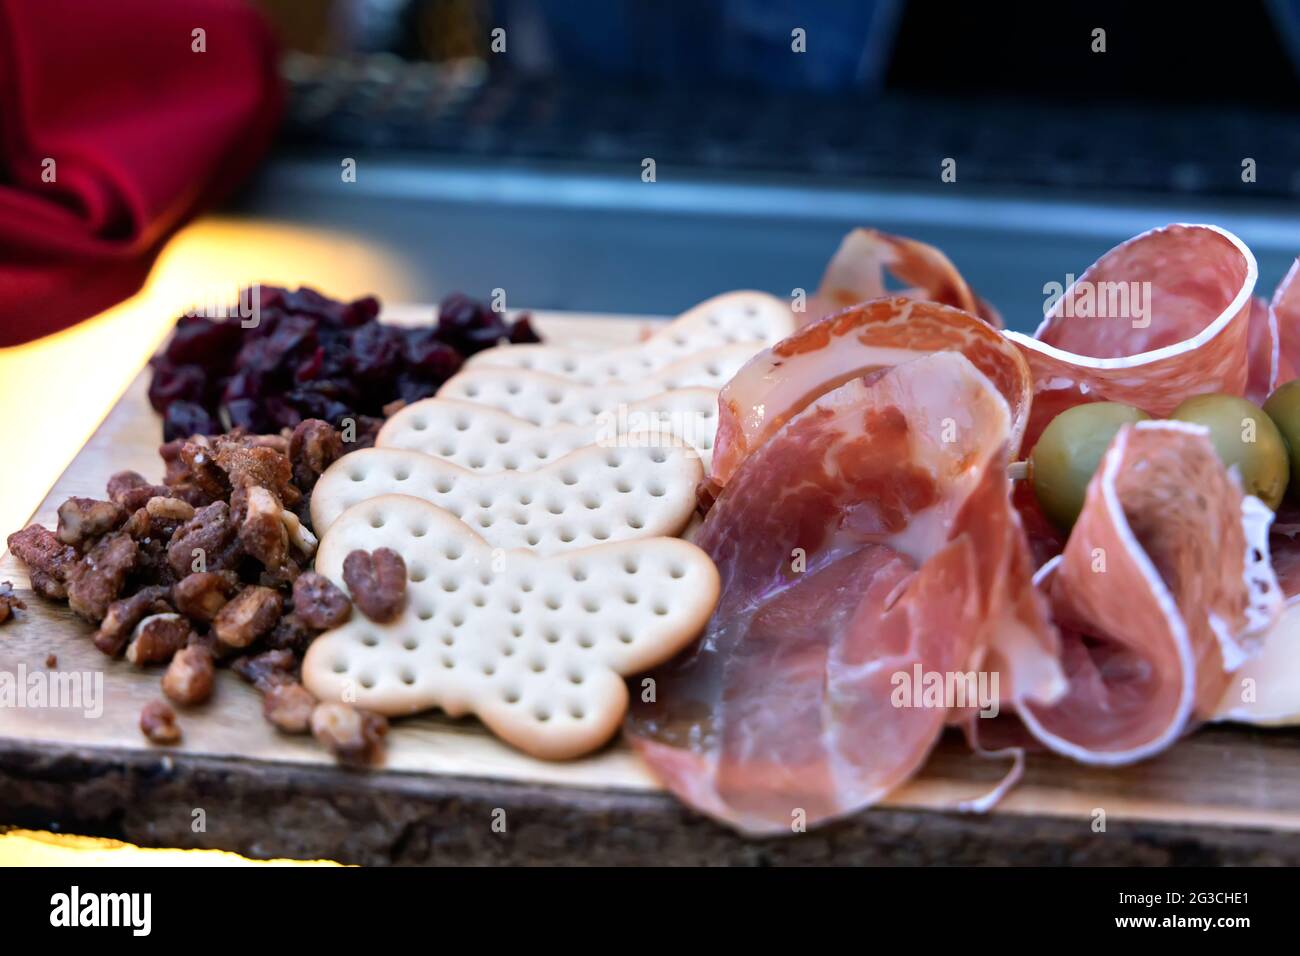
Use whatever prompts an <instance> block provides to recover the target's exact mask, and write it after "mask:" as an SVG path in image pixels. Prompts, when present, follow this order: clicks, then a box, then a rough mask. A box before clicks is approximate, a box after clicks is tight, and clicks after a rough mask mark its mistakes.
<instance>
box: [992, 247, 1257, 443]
mask: <svg viewBox="0 0 1300 956" xmlns="http://www.w3.org/2000/svg"><path fill="white" fill-rule="evenodd" d="M1257 272H1258V270H1257V268H1256V265H1255V257H1254V256H1253V255H1251V252H1250V250H1249V249H1247V248H1246V246H1245V244H1244V243H1243V242H1242V241H1241V240H1240V239H1238V238H1237V237H1236V236H1234V235H1233V234H1232V233H1230V232H1228V231H1226V230H1224V229H1220V228H1218V227H1217V226H1201V225H1181V224H1180V225H1171V226H1165V227H1164V228H1161V229H1153V230H1151V231H1150V232H1144V233H1142V234H1141V235H1139V236H1135V237H1134V238H1132V239H1130V240H1128V241H1127V242H1124V243H1122V244H1120V245H1118V246H1116V247H1115V248H1114V249H1112V250H1111V251H1110V252H1108V253H1106V254H1105V255H1104V256H1102V257H1101V258H1100V259H1099V260H1097V262H1096V263H1094V264H1093V265H1092V266H1090V267H1089V268H1088V269H1087V271H1085V272H1084V273H1083V275H1081V276H1080V277H1079V278H1078V280H1077V281H1075V282H1074V283H1072V284H1071V285H1070V287H1069V288H1068V289H1066V290H1065V292H1064V294H1063V295H1062V296H1061V298H1060V300H1059V301H1058V302H1057V303H1056V304H1055V306H1054V307H1053V308H1052V310H1051V312H1050V313H1049V314H1048V316H1047V318H1046V319H1044V321H1043V323H1042V325H1041V326H1039V328H1038V331H1037V332H1036V333H1035V334H1034V335H1033V336H1032V337H1031V336H1028V335H1024V334H1023V333H1020V332H1008V333H1006V334H1007V337H1008V338H1009V339H1011V340H1012V341H1013V342H1015V343H1016V344H1017V345H1018V346H1019V347H1020V348H1021V349H1023V350H1024V353H1025V357H1026V359H1028V361H1029V368H1030V371H1031V372H1032V373H1033V380H1034V412H1033V414H1032V415H1031V417H1030V422H1029V426H1028V431H1027V434H1026V447H1032V445H1033V443H1034V442H1035V441H1036V440H1037V438H1038V435H1039V434H1041V432H1042V430H1043V428H1045V427H1046V425H1047V423H1048V422H1049V421H1051V416H1052V415H1054V414H1057V413H1059V412H1061V411H1063V410H1064V409H1065V408H1068V407H1070V406H1071V405H1077V404H1079V403H1081V402H1095V401H1112V402H1123V403H1125V404H1128V405H1135V406H1137V407H1138V408H1141V409H1143V410H1145V411H1147V412H1149V413H1150V414H1152V415H1156V416H1163V415H1167V414H1169V412H1171V411H1173V410H1174V408H1175V407H1177V405H1178V404H1179V403H1180V402H1181V401H1182V400H1183V399H1185V398H1187V397H1188V396H1191V395H1197V394H1201V393H1204V392H1227V393H1229V394H1232V395H1244V394H1245V391H1246V381H1247V367H1248V362H1247V345H1248V333H1249V325H1250V311H1251V295H1252V293H1253V292H1254V289H1255V280H1256V277H1257Z"/></svg>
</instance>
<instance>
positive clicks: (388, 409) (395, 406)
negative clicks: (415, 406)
mask: <svg viewBox="0 0 1300 956" xmlns="http://www.w3.org/2000/svg"><path fill="white" fill-rule="evenodd" d="M405 407H406V399H404V398H395V399H393V400H392V401H391V402H389V403H388V404H387V405H385V406H384V407H383V408H381V409H380V411H381V412H383V413H384V417H385V418H392V417H393V416H394V415H396V414H397V413H398V412H400V411H401V410H402V409H403V408H405Z"/></svg>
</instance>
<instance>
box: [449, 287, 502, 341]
mask: <svg viewBox="0 0 1300 956" xmlns="http://www.w3.org/2000/svg"><path fill="white" fill-rule="evenodd" d="M508 334H509V330H508V329H507V328H506V323H505V320H504V319H503V318H502V316H501V315H500V313H497V312H493V311H492V310H491V309H489V308H488V307H487V306H486V305H484V304H483V303H482V302H476V301H475V300H473V299H471V298H470V297H469V296H467V295H464V294H462V293H460V292H453V293H452V294H451V295H449V296H447V297H446V298H445V299H443V300H442V304H441V305H440V306H439V307H438V337H439V338H440V339H442V340H443V341H444V342H446V343H448V344H449V345H452V346H454V347H455V348H456V349H458V350H459V351H461V352H463V353H464V354H466V355H473V354H474V353H475V352H479V351H482V350H483V349H485V348H490V347H492V346H493V345H496V344H497V343H498V342H500V341H501V340H502V339H504V338H506V337H507V335H508Z"/></svg>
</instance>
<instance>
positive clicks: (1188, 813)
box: [0, 309, 1300, 865]
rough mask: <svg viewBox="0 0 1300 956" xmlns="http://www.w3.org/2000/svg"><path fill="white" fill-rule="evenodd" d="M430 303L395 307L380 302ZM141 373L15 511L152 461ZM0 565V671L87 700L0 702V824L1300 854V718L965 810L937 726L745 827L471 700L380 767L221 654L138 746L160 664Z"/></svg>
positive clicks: (1063, 775)
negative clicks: (842, 791)
mask: <svg viewBox="0 0 1300 956" xmlns="http://www.w3.org/2000/svg"><path fill="white" fill-rule="evenodd" d="M428 315H429V311H428V310H427V309H420V310H417V309H410V310H396V311H390V312H388V313H386V314H385V319H386V320H397V321H408V322H409V321H418V320H419V319H420V318H422V317H423V318H425V319H426V320H427V316H428ZM536 320H537V322H538V325H539V327H540V330H541V332H542V333H543V335H544V336H546V337H547V338H549V339H552V340H555V341H561V342H579V341H581V342H585V343H590V344H593V345H614V344H624V343H627V342H631V341H635V340H636V339H637V338H638V337H639V336H640V335H641V334H642V333H643V332H644V331H645V330H646V328H647V325H646V323H647V321H648V320H644V319H640V320H635V319H617V318H611V317H597V316H575V315H572V314H569V315H560V314H541V315H539V316H537V317H536ZM146 387H147V373H144V372H142V373H141V374H140V375H139V376H138V377H137V378H136V379H135V381H134V382H133V383H132V384H131V386H130V387H129V388H128V389H127V391H126V393H125V394H124V395H123V396H122V397H121V399H120V400H119V401H118V403H117V404H116V405H115V406H114V407H113V409H112V410H111V411H110V412H109V413H108V415H107V417H106V418H105V419H104V421H103V422H102V424H101V425H100V427H99V429H98V430H97V431H96V432H95V434H94V436H93V437H92V438H91V439H90V441H89V442H88V443H87V444H86V446H85V447H84V448H83V449H82V450H81V452H80V453H79V454H78V455H77V457H76V458H75V459H74V460H73V462H72V464H71V465H70V466H69V467H68V469H67V471H66V472H65V473H64V474H63V476H62V477H61V478H60V479H59V480H58V482H57V483H56V484H55V486H54V487H53V489H52V490H51V491H50V493H49V495H48V496H47V497H46V499H45V500H44V501H43V502H42V503H41V505H40V506H39V507H38V508H37V510H36V513H35V514H34V515H33V518H32V520H34V521H37V522H39V523H41V524H44V525H46V526H48V527H53V526H54V524H55V523H56V517H55V510H56V508H57V507H58V505H59V504H60V503H61V502H62V501H64V500H65V499H66V498H68V497H69V496H71V495H86V496H94V497H102V496H103V494H104V484H105V481H106V480H107V478H108V476H109V475H110V474H112V473H113V472H115V471H120V470H122V469H128V468H129V469H134V470H136V471H139V472H141V473H142V474H144V475H145V476H146V477H148V478H151V479H153V480H159V479H160V477H161V471H162V465H161V461H160V460H159V458H158V456H157V446H158V443H159V441H160V437H161V436H160V433H161V428H160V423H159V420H158V418H157V416H156V415H155V414H154V413H153V411H152V410H151V409H150V408H149V405H148V402H147V401H146V397H145V395H146ZM5 467H10V468H12V467H21V466H20V465H19V464H18V463H17V462H15V461H14V460H13V459H9V460H8V461H6V462H5ZM10 530H16V529H0V531H3V534H4V535H5V536H7V535H8V532H9V531H10ZM6 580H12V581H13V582H14V585H15V587H16V589H17V590H18V591H19V593H20V594H21V595H22V597H24V599H25V600H26V601H27V604H28V610H27V611H26V612H25V613H21V614H20V618H19V619H18V620H16V621H14V622H11V623H9V624H7V625H4V626H3V627H0V673H4V672H8V673H9V674H14V675H17V674H20V673H23V672H25V673H26V674H29V675H30V674H33V673H40V672H45V671H46V670H47V666H46V660H47V657H48V656H49V655H51V654H53V655H55V656H56V658H57V664H56V665H55V667H54V670H55V671H57V672H58V673H60V674H71V673H80V674H84V675H90V676H89V679H90V680H92V681H93V680H94V679H95V677H94V675H97V674H98V675H102V682H103V684H102V686H103V700H102V713H101V714H97V715H96V714H87V713H86V712H84V711H83V710H75V709H58V708H48V707H44V708H43V707H34V706H31V707H29V706H19V707H0V825H5V824H8V825H21V826H29V827H37V828H47V829H55V830H60V829H61V830H67V831H73V832H79V833H86V834H92V835H104V836H113V837H117V838H120V839H124V840H127V841H130V842H133V843H137V844H141V845H145V846H172V847H204V848H219V849H227V850H234V851H237V852H239V853H243V854H245V855H248V856H255V857H298V858H321V857H324V858H329V859H336V860H342V861H347V862H358V863H387V862H403V863H406V862H412V863H425V862H433V863H506V862H509V863H603V864H674V863H700V864H708V863H812V862H817V863H962V864H976V863H1038V864H1043V863H1047V864H1052V863H1057V864H1078V863H1130V864H1131V863H1137V864H1165V863H1193V864H1210V863H1285V864H1291V865H1295V864H1300V730H1297V731H1286V730H1258V729H1252V728H1244V727H1212V728H1208V729H1205V730H1202V731H1200V732H1199V733H1197V734H1195V735H1194V736H1192V737H1190V738H1188V739H1187V740H1184V741H1183V742H1181V743H1180V744H1178V745H1177V746H1176V747H1174V748H1173V749H1171V750H1170V751H1168V752H1167V753H1165V754H1164V755H1162V756H1160V757H1158V758H1156V759H1154V760H1151V761H1149V762H1147V763H1145V764H1142V765H1139V766H1136V767H1129V768H1124V769H1119V770H1105V769H1094V768H1085V767H1082V766H1079V765H1077V764H1074V763H1071V762H1070V761H1067V760H1063V759H1061V758H1058V757H1054V756H1049V755H1034V756H1031V757H1030V758H1029V762H1028V766H1027V769H1026V774H1025V779H1024V781H1023V782H1022V783H1021V784H1020V785H1019V786H1018V787H1017V788H1015V789H1014V790H1013V791H1012V792H1011V793H1010V795H1008V796H1007V797H1006V799H1004V800H1003V801H1002V803H1001V804H1000V805H999V807H998V808H997V809H996V810H995V811H994V812H992V813H990V814H985V815H976V814H963V813H958V812H955V811H953V810H952V809H951V808H952V807H954V806H955V805H956V804H957V803H958V802H960V801H961V800H964V799H969V798H971V797H974V796H978V795H981V794H983V793H984V792H986V791H987V790H988V789H989V788H990V786H992V785H993V784H994V783H996V781H997V780H998V779H999V777H1000V776H1001V774H1002V773H1003V772H1004V771H1005V770H1006V765H1005V764H1002V763H998V762H995V761H989V760H980V759H977V758H975V757H972V756H971V755H970V754H969V753H968V752H967V751H966V749H965V748H964V746H963V745H962V744H961V743H960V742H959V741H956V740H945V741H944V742H943V743H942V744H941V746H940V747H939V748H938V750H937V751H936V753H935V754H934V756H933V757H932V758H931V760H930V761H929V763H928V765H927V767H926V768H925V770H924V772H923V773H922V774H921V775H920V776H919V777H918V778H917V779H916V780H914V781H913V782H912V783H910V784H909V785H908V786H906V787H904V788H903V789H901V790H900V791H898V792H897V793H895V794H894V795H893V796H892V797H891V798H890V799H889V800H888V801H887V802H886V803H885V805H883V806H881V807H877V808H874V809H872V810H869V811H866V812H864V813H861V814H858V815H857V816H856V817H854V818H853V819H850V820H846V821H843V822H840V823H837V824H834V825H831V826H828V827H824V828H819V829H815V830H813V831H811V832H808V833H800V834H792V835H790V836H787V837H780V838H774V839H764V840H751V839H746V838H744V837H741V836H739V835H737V834H735V833H733V832H732V831H730V830H729V829H727V828H725V827H722V826H719V825H717V824H715V823H713V822H711V821H709V820H706V819H703V818H701V817H699V816H698V815H696V814H694V813H692V812H690V811H689V810H686V809H685V808H684V807H682V806H681V805H680V804H678V803H677V801H676V800H675V799H674V798H672V797H671V796H670V795H668V794H667V793H665V792H664V791H662V790H661V789H660V788H659V786H658V785H657V783H656V782H655V779H654V778H653V776H652V775H651V774H650V773H649V771H648V770H647V768H646V767H645V765H644V764H643V763H642V762H641V761H640V760H639V759H638V758H637V756H636V755H635V754H634V753H633V752H632V751H631V749H630V748H629V747H628V746H627V745H626V744H625V743H624V742H623V741H621V740H620V741H616V742H615V743H614V744H612V745H610V746H609V747H607V748H606V749H605V750H604V751H602V752H601V753H599V754H597V755H595V756H592V757H589V758H586V759H583V760H578V761H573V762H568V763H547V762H544V761H539V760H534V759H532V758H529V757H526V756H524V755H522V754H520V753H518V752H516V751H514V750H512V749H511V748H509V747H507V746H505V745H504V744H501V743H500V742H498V741H497V740H496V739H495V738H494V737H492V736H491V735H490V734H489V733H488V732H487V731H486V730H485V729H484V728H483V727H482V726H481V725H480V724H478V723H477V721H475V720H473V719H463V720H452V719H448V718H445V717H441V716H423V717H417V718H409V719H405V720H401V721H398V722H396V723H395V724H394V727H393V729H392V732H391V735H390V741H389V744H390V745H389V750H388V758H387V763H386V766H385V768H384V769H382V770H377V771H369V772H361V771H349V770H344V769H340V768H338V767H336V766H335V765H334V763H333V761H332V760H331V758H330V757H329V756H328V755H327V754H326V753H325V752H324V751H323V750H322V749H321V748H320V747H318V746H317V745H316V744H315V743H314V742H313V741H312V740H311V739H310V738H302V737H289V736H285V735H281V734H279V733H277V732H276V731H275V730H274V729H273V728H272V727H271V726H270V725H269V724H267V723H266V722H265V721H264V720H263V719H262V717H261V708H260V699H259V696H258V694H257V693H256V692H255V691H254V690H253V689H252V688H250V687H248V686H247V685H245V684H244V683H243V682H242V681H240V680H239V679H238V678H236V677H234V676H233V675H232V674H230V673H229V672H227V671H223V672H221V673H220V674H219V679H218V685H217V690H216V693H215V694H214V696H213V699H212V701H210V702H209V703H208V704H206V705H204V706H203V707H202V708H198V709H195V710H193V711H188V712H187V711H182V712H181V714H180V719H181V723H182V727H183V730H184V741H183V743H181V744H180V745H179V746H177V747H173V748H166V749H163V748H158V747H154V746H151V745H150V744H149V743H148V742H147V741H146V740H145V739H144V738H143V737H142V736H141V734H140V732H139V729H138V726H137V721H138V717H139V713H140V708H141V706H142V705H143V704H144V703H145V702H147V701H149V700H152V699H156V698H158V697H159V677H160V672H159V671H158V670H157V669H153V670H150V671H140V670H137V669H135V668H133V667H131V666H130V665H128V664H126V663H125V662H124V661H111V660H108V659H106V658H105V657H104V656H103V655H102V654H100V653H99V652H98V651H97V650H95V649H94V647H93V646H92V645H91V644H90V643H89V641H88V640H87V637H88V635H89V633H90V628H89V627H88V626H86V625H85V624H84V623H82V622H81V621H79V620H78V619H77V618H75V616H73V615H72V614H71V613H70V612H69V611H68V610H67V608H66V607H63V606H60V605H55V604H51V603H47V602H44V601H42V600H41V599H40V598H38V597H36V596H35V595H34V594H32V593H31V592H30V582H29V580H28V578H27V575H26V572H25V571H24V569H23V567H22V565H21V564H20V563H19V562H17V561H16V560H15V559H14V558H13V557H12V556H11V555H8V554H4V555H3V556H0V581H6ZM198 811H202V812H201V813H199V812H198ZM500 811H504V815H503V814H502V813H501V812H500ZM1102 814H1104V830H1099V829H1098V821H1099V820H1101V819H1102ZM502 820H504V822H505V828H504V832H502V828H501V826H500V823H501V821H502ZM200 824H202V825H201V826H200ZM494 824H496V825H495V826H494Z"/></svg>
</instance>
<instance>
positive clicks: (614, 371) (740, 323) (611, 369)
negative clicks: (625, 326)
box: [466, 292, 795, 388]
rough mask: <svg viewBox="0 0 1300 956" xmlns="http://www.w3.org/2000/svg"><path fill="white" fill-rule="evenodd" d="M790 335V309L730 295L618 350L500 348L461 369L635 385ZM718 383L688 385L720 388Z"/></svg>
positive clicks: (764, 297)
mask: <svg viewBox="0 0 1300 956" xmlns="http://www.w3.org/2000/svg"><path fill="white" fill-rule="evenodd" d="M794 330H795V322H794V314H793V313H792V312H791V310H790V304H789V303H788V302H785V301H783V300H781V299H778V298H776V297H775V296H771V295H768V294H767V293H765V292H730V293H727V294H725V295H720V296H715V297H714V298H712V299H708V300H707V301H705V302H702V303H700V304H699V305H697V306H695V307H694V308H693V309H691V310H690V311H688V312H683V313H682V314H681V315H680V316H678V317H677V318H676V319H674V320H673V321H672V322H670V323H669V324H667V325H666V326H664V327H663V328H661V329H660V330H659V331H657V332H656V333H655V334H654V335H652V336H650V337H649V338H648V339H646V340H645V341H644V342H640V343H638V344H636V345H629V346H625V347H623V348H614V349H610V348H604V349H598V350H597V349H580V348H568V347H565V346H560V345H506V346H499V347H497V348H493V349H487V350H486V351H483V352H480V353H478V354H477V355H475V356H474V357H473V358H471V359H470V360H469V361H468V362H467V363H466V367H467V368H471V369H480V368H485V367H494V368H502V367H504V368H517V369H529V370H532V371H536V372H547V373H549V374H552V375H559V376H562V377H565V378H568V379H571V380H573V381H575V382H579V383H582V384H584V385H604V384H608V383H611V382H636V381H640V380H641V379H643V378H645V377H646V376H647V375H651V374H653V373H655V372H658V371H660V370H661V369H663V368H665V367H667V366H670V365H673V364H675V363H678V362H680V361H682V360H683V359H689V358H692V357H694V356H696V355H698V354H699V353H701V352H707V351H709V350H713V349H719V348H725V347H728V346H740V347H741V349H740V351H741V352H742V353H743V354H744V355H745V357H746V358H748V357H749V356H751V355H753V354H754V353H755V352H757V351H759V350H760V349H763V348H766V347H767V346H770V345H775V344H776V343H777V342H779V341H781V340H782V339H784V338H786V337H787V336H789V335H790V334H791V333H793V332H794ZM725 381H726V379H723V380H722V381H718V382H714V381H702V382H693V383H691V384H700V385H712V386H713V387H714V388H720V387H721V386H722V385H723V384H724V383H725Z"/></svg>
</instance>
